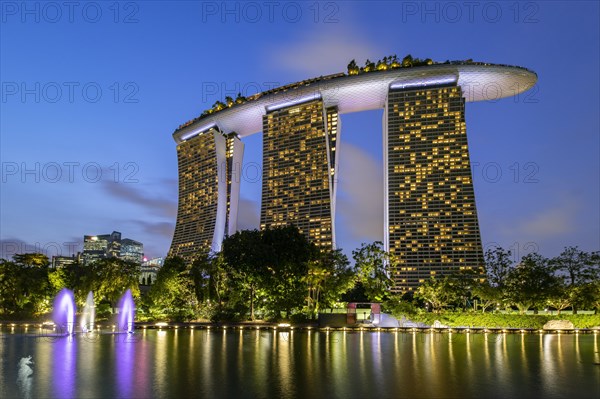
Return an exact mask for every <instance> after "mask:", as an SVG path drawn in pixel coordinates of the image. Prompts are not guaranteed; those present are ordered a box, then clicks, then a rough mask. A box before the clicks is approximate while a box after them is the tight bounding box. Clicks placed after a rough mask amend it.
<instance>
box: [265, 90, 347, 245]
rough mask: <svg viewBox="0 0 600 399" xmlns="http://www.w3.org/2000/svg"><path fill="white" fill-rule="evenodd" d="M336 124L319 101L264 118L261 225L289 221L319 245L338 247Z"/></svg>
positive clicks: (333, 114)
mask: <svg viewBox="0 0 600 399" xmlns="http://www.w3.org/2000/svg"><path fill="white" fill-rule="evenodd" d="M338 123H339V122H338V113H337V109H336V108H335V107H330V108H325V106H324V104H323V101H322V100H320V99H317V100H313V101H308V102H306V103H302V104H298V105H292V106H288V107H282V108H275V109H270V110H269V111H268V112H267V114H266V115H265V116H264V117H263V180H262V182H263V184H262V201H261V212H260V228H261V229H265V228H273V227H278V226H285V225H287V224H290V223H291V224H294V225H295V226H296V227H298V230H299V231H300V232H301V233H303V234H304V235H305V236H306V237H307V238H308V239H309V240H310V241H311V242H313V243H315V244H316V245H317V246H318V247H320V248H329V249H331V248H333V247H334V246H335V223H334V221H335V180H336V175H335V172H336V169H337V168H336V164H335V159H336V158H335V154H336V144H337V132H338Z"/></svg>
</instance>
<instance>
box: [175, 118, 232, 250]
mask: <svg viewBox="0 0 600 399" xmlns="http://www.w3.org/2000/svg"><path fill="white" fill-rule="evenodd" d="M243 153H244V144H243V143H242V142H241V141H240V139H239V137H238V136H237V135H236V134H235V133H230V134H223V133H222V132H221V131H220V130H219V129H218V128H217V127H215V126H213V127H210V128H208V129H207V130H205V131H203V132H201V133H200V134H198V135H195V136H194V137H191V138H189V139H187V140H184V141H182V142H181V143H179V145H178V146H177V159H178V167H179V207H178V210H177V224H176V225H175V234H174V235H173V242H172V244H171V249H170V251H169V256H180V257H182V258H184V259H185V260H186V261H188V262H192V261H193V260H194V259H195V258H197V257H198V256H199V255H200V254H201V253H202V252H206V251H207V250H208V251H213V252H217V251H220V250H221V242H222V241H223V238H224V237H225V236H226V235H231V234H234V233H235V232H236V230H237V211H238V201H239V193H240V178H241V165H242V156H243Z"/></svg>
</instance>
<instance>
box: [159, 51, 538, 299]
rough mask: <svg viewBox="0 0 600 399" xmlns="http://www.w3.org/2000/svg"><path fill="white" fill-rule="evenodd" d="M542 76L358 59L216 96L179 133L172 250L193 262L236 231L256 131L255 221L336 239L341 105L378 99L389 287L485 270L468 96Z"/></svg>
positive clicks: (522, 86)
mask: <svg viewBox="0 0 600 399" xmlns="http://www.w3.org/2000/svg"><path fill="white" fill-rule="evenodd" d="M536 81H537V75H536V74H535V73H534V72H532V71H530V70H528V69H526V68H522V67H515V66H510V65H496V64H488V63H478V62H473V61H471V60H468V61H447V62H445V63H434V62H433V61H431V60H426V61H419V62H417V63H407V64H406V65H405V63H404V61H403V62H402V63H398V62H395V61H393V62H392V63H391V64H385V63H383V62H379V63H377V65H374V64H373V65H372V66H370V67H368V68H367V67H365V68H358V67H356V65H355V64H354V65H352V63H351V64H350V65H349V66H348V74H345V73H339V74H335V75H328V76H321V77H318V78H314V79H308V80H304V81H302V82H297V83H293V84H289V85H286V86H282V87H278V88H275V89H271V90H269V91H266V92H262V93H258V94H255V95H253V96H251V97H248V98H245V97H241V96H238V98H237V99H235V100H233V99H232V98H231V97H229V98H228V99H227V103H226V104H225V103H221V102H217V103H215V105H214V106H213V108H212V109H209V110H206V111H205V112H204V113H203V114H202V115H201V116H199V117H198V118H196V119H194V120H191V121H189V122H187V123H185V124H184V125H181V126H180V127H179V128H178V129H177V130H176V131H175V133H174V134H173V137H174V139H175V141H176V142H177V144H178V145H177V154H178V162H179V208H178V213H177V225H176V227H175V235H174V237H173V243H172V245H171V250H170V255H180V256H182V257H184V258H185V259H186V260H188V261H191V260H193V259H194V258H195V257H197V256H198V255H199V253H200V252H202V251H207V250H212V251H218V250H220V247H221V242H222V240H223V239H224V237H226V236H227V235H231V234H234V233H235V231H236V229H237V209H238V201H239V194H240V192H239V189H240V179H241V177H242V173H241V172H242V170H243V169H242V168H241V162H242V155H243V151H244V146H243V144H242V142H241V141H240V138H241V139H242V140H243V138H244V137H247V136H249V135H252V134H256V133H260V132H262V134H263V165H262V203H261V208H260V228H261V229H266V228H273V227H277V226H284V225H287V224H294V225H296V226H297V227H298V229H299V230H300V232H302V233H303V234H304V235H305V236H306V237H307V238H308V239H309V240H310V241H311V242H313V243H315V244H316V245H317V246H318V247H319V248H322V249H328V248H335V247H336V239H335V236H336V234H335V233H336V232H335V204H336V191H337V185H338V184H337V180H338V174H339V171H338V167H337V162H338V160H339V156H340V154H339V148H340V145H339V139H340V129H341V128H340V115H343V114H346V113H352V112H358V111H367V110H379V109H382V110H383V121H382V125H383V152H384V196H383V197H384V215H382V218H383V221H384V227H385V228H384V231H383V232H382V233H383V234H382V235H383V238H384V239H383V241H384V247H385V249H386V250H387V251H389V252H390V253H391V254H392V255H393V260H392V261H391V262H390V264H389V265H388V271H389V274H390V277H391V278H392V279H393V281H394V288H393V290H394V291H395V292H399V293H402V292H407V291H413V290H414V289H415V288H417V287H418V286H419V284H421V283H422V282H424V281H425V280H427V279H429V278H430V277H444V276H447V275H449V274H452V273H455V272H457V271H460V270H468V269H472V270H480V269H481V267H482V266H483V251H482V245H481V237H480V233H479V224H478V219H477V209H476V205H475V194H474V191H473V179H472V175H471V164H470V160H469V147H468V143H467V132H466V125H465V103H466V102H473V101H486V100H498V99H499V98H502V97H509V96H513V95H517V94H519V93H522V92H525V91H527V90H529V89H530V88H531V87H532V86H533V85H534V84H535V82H536ZM491 89H493V90H491ZM489 93H493V95H492V97H490V94H489ZM233 132H237V134H236V133H233ZM238 135H239V136H238ZM342 156H343V153H342ZM341 177H342V178H347V179H351V176H347V177H346V176H343V175H342V176H341Z"/></svg>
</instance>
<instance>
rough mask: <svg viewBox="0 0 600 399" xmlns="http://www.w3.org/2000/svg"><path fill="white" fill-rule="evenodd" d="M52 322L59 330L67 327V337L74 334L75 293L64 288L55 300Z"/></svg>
mask: <svg viewBox="0 0 600 399" xmlns="http://www.w3.org/2000/svg"><path fill="white" fill-rule="evenodd" d="M52 320H53V321H54V324H56V325H58V326H59V328H61V327H66V331H67V335H71V334H73V328H74V327H75V297H74V296H73V291H71V290H70V289H68V288H63V289H62V290H60V292H59V293H58V294H57V295H56V298H54V310H53V311H52Z"/></svg>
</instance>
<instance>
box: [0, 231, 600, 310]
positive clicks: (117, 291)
mask: <svg viewBox="0 0 600 399" xmlns="http://www.w3.org/2000/svg"><path fill="white" fill-rule="evenodd" d="M352 258H353V260H354V262H353V265H351V263H350V261H349V259H348V257H347V256H346V255H345V254H344V253H342V251H341V250H340V249H337V250H323V249H319V248H317V247H316V246H315V245H314V244H311V243H310V242H308V240H307V239H306V238H305V237H304V235H302V234H301V233H300V232H299V231H298V229H297V228H296V227H294V226H285V227H279V228H274V229H266V230H260V231H259V230H243V231H240V232H238V233H236V234H234V235H232V236H230V237H227V238H225V240H224V241H223V245H222V250H221V251H220V252H218V253H201V254H198V256H197V258H196V260H195V261H194V262H193V263H191V264H189V263H186V262H185V261H184V260H183V259H182V258H179V257H171V258H167V259H166V260H165V262H164V265H163V266H162V268H161V269H160V270H159V272H158V274H157V277H156V281H155V283H154V284H153V285H152V286H151V287H146V289H145V290H144V292H143V293H142V292H140V288H139V283H138V282H139V280H138V279H139V275H140V268H139V265H137V264H135V263H132V262H127V261H123V260H120V259H103V260H99V261H97V262H94V263H93V264H91V265H88V266H83V265H80V264H77V263H75V264H71V265H67V266H64V267H61V268H57V269H54V268H52V267H50V266H49V261H48V258H47V257H46V256H45V255H43V254H18V255H15V256H14V257H13V259H12V260H11V261H8V260H4V259H0V315H2V316H3V317H12V318H14V317H31V316H36V315H43V314H46V313H48V312H50V311H51V306H52V299H53V297H54V296H55V295H56V293H57V292H58V291H59V290H60V289H62V288H64V287H67V288H70V289H72V290H73V291H74V293H75V298H76V302H77V305H78V307H80V306H83V304H84V303H85V299H86V296H87V293H88V292H89V291H93V292H94V296H95V299H96V305H97V314H98V315H99V316H100V317H102V316H104V317H107V316H109V315H110V313H111V312H112V308H114V307H115V306H116V303H117V301H118V298H119V297H120V295H122V293H123V292H125V290H127V289H131V290H132V293H133V295H134V298H135V299H136V306H137V314H138V317H139V318H140V319H142V320H143V319H146V320H159V319H160V320H164V319H168V320H177V321H188V320H198V319H208V320H212V321H222V320H227V321H234V320H255V319H264V320H280V319H291V320H293V321H301V320H308V319H315V318H316V317H317V315H318V313H319V312H321V311H323V310H324V309H328V308H334V307H336V306H343V303H344V302H349V301H355V302H381V303H382V304H383V308H384V311H388V312H393V313H398V311H399V310H400V311H401V312H404V311H406V313H410V312H411V311H423V310H426V311H433V312H440V311H443V310H446V309H450V308H452V309H462V310H470V311H472V310H474V309H475V308H477V309H478V310H481V311H482V312H486V311H488V312H489V311H495V310H502V309H517V310H518V311H519V312H521V313H524V312H526V311H527V310H530V309H533V310H534V311H535V312H537V311H539V310H541V309H545V308H549V309H554V310H556V311H557V312H560V311H563V310H565V309H572V310H573V313H577V311H578V310H580V309H588V310H590V309H595V310H596V312H597V310H598V309H599V308H600V254H599V253H598V252H591V253H588V252H584V251H581V250H579V249H578V248H577V247H567V248H565V250H564V251H563V252H562V253H561V254H560V255H559V256H557V257H554V258H550V259H548V258H544V257H543V256H541V255H539V254H536V253H531V254H528V255H526V256H524V257H523V258H522V259H521V260H520V262H518V263H517V262H515V261H514V260H513V259H512V254H511V252H510V251H507V250H504V249H502V248H495V249H492V250H488V251H487V252H486V253H485V259H484V263H485V265H484V266H485V267H482V268H480V269H478V270H472V269H468V270H461V271H459V272H457V273H455V274H453V275H449V276H445V277H438V278H435V277H432V278H430V279H428V280H426V281H424V282H423V283H422V284H421V286H420V287H419V288H417V289H416V290H415V291H414V293H413V292H409V293H406V294H405V295H403V296H400V295H396V294H393V293H392V291H391V290H392V288H393V280H392V279H391V275H390V272H389V270H388V267H387V265H390V264H394V262H395V259H394V257H393V256H392V255H390V254H389V253H387V252H386V251H384V250H383V244H382V243H381V242H374V243H370V244H362V246H361V247H360V248H357V249H356V250H354V251H353V252H352ZM420 309H423V310H420Z"/></svg>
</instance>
